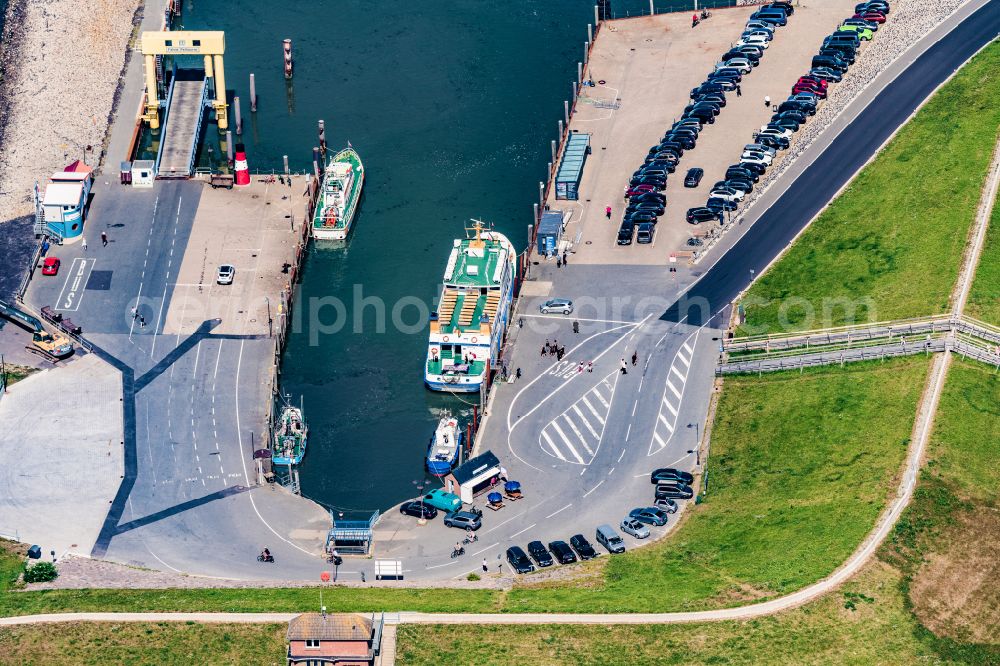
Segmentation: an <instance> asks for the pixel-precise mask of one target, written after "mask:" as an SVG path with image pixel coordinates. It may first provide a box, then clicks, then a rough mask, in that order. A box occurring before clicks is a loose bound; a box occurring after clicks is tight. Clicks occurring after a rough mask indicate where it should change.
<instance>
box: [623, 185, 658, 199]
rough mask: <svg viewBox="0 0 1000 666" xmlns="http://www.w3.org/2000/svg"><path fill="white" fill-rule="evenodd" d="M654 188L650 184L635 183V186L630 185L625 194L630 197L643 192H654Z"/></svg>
mask: <svg viewBox="0 0 1000 666" xmlns="http://www.w3.org/2000/svg"><path fill="white" fill-rule="evenodd" d="M655 191H656V188H655V187H653V186H652V185H636V186H635V187H630V188H629V189H628V192H626V193H625V194H626V195H627V196H630V197H634V196H636V195H637V194H645V193H646V192H655Z"/></svg>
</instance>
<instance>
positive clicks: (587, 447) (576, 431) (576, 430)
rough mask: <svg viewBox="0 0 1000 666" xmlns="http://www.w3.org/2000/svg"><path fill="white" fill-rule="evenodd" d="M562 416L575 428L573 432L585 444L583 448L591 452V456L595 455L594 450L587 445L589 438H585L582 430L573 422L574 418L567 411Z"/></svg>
mask: <svg viewBox="0 0 1000 666" xmlns="http://www.w3.org/2000/svg"><path fill="white" fill-rule="evenodd" d="M562 417H563V418H564V419H566V423H567V424H568V425H569V427H570V428H571V429H572V430H573V434H575V435H576V436H577V438H579V440H580V444H582V445H583V448H584V449H586V451H587V453H589V454H590V456H591V457H593V455H594V452H593V451H591V449H590V447H589V446H587V440H586V439H584V437H583V434H582V433H581V432H580V429H579V428H577V427H576V424H575V423H573V420H572V419H571V418H570V417H569V415H568V414H566V413H565V412H564V413H563V414H562Z"/></svg>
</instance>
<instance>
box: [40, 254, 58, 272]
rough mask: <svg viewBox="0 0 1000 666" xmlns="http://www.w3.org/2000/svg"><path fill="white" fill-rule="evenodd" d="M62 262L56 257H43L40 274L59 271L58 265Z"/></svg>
mask: <svg viewBox="0 0 1000 666" xmlns="http://www.w3.org/2000/svg"><path fill="white" fill-rule="evenodd" d="M60 264H62V262H61V261H59V258H58V257H45V262H44V263H43V264H42V275H55V274H56V273H58V272H59V265H60Z"/></svg>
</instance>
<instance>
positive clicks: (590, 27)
mask: <svg viewBox="0 0 1000 666" xmlns="http://www.w3.org/2000/svg"><path fill="white" fill-rule="evenodd" d="M587 41H588V42H592V41H594V26H593V24H591V23H588V24H587Z"/></svg>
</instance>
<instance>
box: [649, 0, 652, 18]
mask: <svg viewBox="0 0 1000 666" xmlns="http://www.w3.org/2000/svg"><path fill="white" fill-rule="evenodd" d="M649 15H650V16H652V15H653V0H649Z"/></svg>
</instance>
